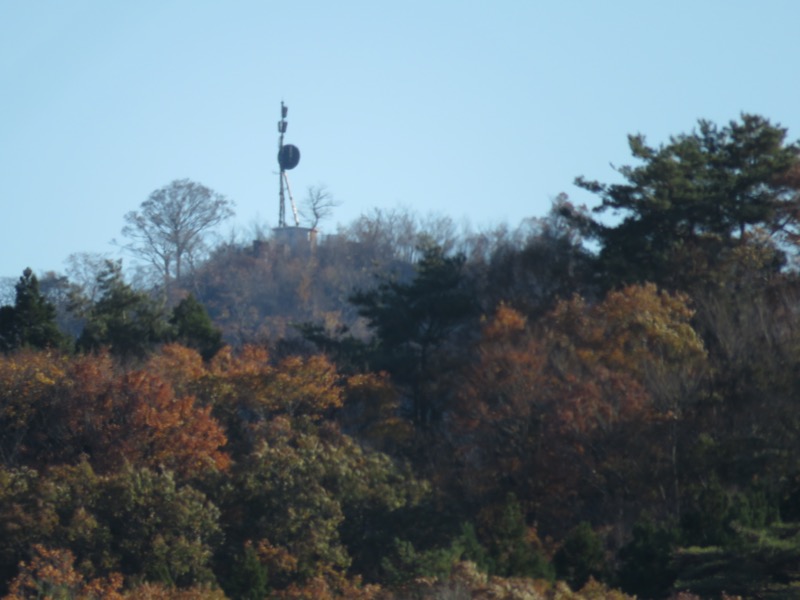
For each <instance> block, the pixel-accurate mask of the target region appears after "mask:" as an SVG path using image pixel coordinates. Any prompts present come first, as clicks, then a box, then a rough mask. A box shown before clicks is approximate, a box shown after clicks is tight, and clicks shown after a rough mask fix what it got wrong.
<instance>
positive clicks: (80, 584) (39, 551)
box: [4, 544, 123, 600]
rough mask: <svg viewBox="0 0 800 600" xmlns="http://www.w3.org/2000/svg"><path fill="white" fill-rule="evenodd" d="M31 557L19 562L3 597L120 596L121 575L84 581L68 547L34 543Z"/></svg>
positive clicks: (113, 599)
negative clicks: (7, 590)
mask: <svg viewBox="0 0 800 600" xmlns="http://www.w3.org/2000/svg"><path fill="white" fill-rule="evenodd" d="M33 550H34V557H33V560H31V561H30V562H29V563H25V562H23V563H22V564H20V573H19V575H17V577H15V578H14V580H13V581H12V582H11V587H10V589H9V594H8V595H7V596H5V598H4V600H27V599H38V598H45V599H47V598H73V599H75V600H122V598H123V597H122V595H121V594H120V593H119V590H120V589H121V588H122V575H120V574H118V573H112V574H111V575H109V576H108V577H107V578H105V579H92V580H91V581H86V580H85V579H84V577H83V575H81V574H80V573H78V572H77V571H75V568H74V564H75V557H74V556H73V554H72V552H70V551H69V550H53V549H49V548H45V547H44V546H41V545H38V544H37V545H35V546H34V548H33Z"/></svg>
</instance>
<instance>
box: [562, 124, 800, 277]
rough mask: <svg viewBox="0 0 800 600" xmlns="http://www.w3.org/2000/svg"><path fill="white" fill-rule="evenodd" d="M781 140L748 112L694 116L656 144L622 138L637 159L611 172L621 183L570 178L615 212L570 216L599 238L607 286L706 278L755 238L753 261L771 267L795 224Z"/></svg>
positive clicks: (789, 148) (787, 151) (794, 150)
mask: <svg viewBox="0 0 800 600" xmlns="http://www.w3.org/2000/svg"><path fill="white" fill-rule="evenodd" d="M785 138H786V130H785V129H783V128H781V127H778V126H776V125H773V124H771V123H770V122H769V121H768V120H766V119H764V118H762V117H759V116H754V115H748V114H743V115H742V116H741V120H740V121H732V122H731V123H729V124H728V125H727V126H725V127H722V128H720V127H718V126H716V125H714V124H713V123H710V122H709V121H703V120H701V121H700V122H699V125H698V129H697V130H696V131H693V132H692V133H691V134H688V135H686V134H684V135H679V136H676V137H671V138H670V141H669V143H668V144H666V145H663V146H660V147H658V148H654V147H651V146H648V145H647V144H646V143H645V138H644V136H642V135H635V136H629V144H630V149H631V153H632V154H633V157H634V158H636V159H638V160H639V161H641V163H642V164H641V165H639V166H635V167H632V166H624V167H621V168H619V169H618V172H619V173H620V174H621V175H622V176H623V177H624V178H625V180H626V182H625V183H620V184H601V183H598V182H596V181H587V180H585V179H583V178H578V179H577V181H576V183H577V185H579V186H580V187H582V188H584V189H587V190H589V191H591V192H593V193H595V194H597V195H598V196H599V197H600V198H601V200H602V204H601V205H600V206H599V207H598V208H597V209H595V210H596V211H597V212H607V211H611V212H612V214H614V215H616V214H620V215H621V216H622V221H621V222H618V223H616V224H613V225H607V224H605V223H604V222H601V221H599V220H592V219H589V218H583V217H581V216H580V215H575V217H576V218H578V219H579V220H582V222H583V225H585V226H586V228H587V229H588V230H589V231H591V232H592V233H593V235H594V236H595V237H596V238H597V239H598V241H599V242H600V244H601V251H600V257H599V258H600V267H601V270H602V271H603V274H604V275H605V276H606V278H607V281H608V283H610V284H611V285H614V284H618V283H621V282H641V281H652V282H655V283H659V284H662V285H669V286H670V287H685V286H686V285H687V284H691V282H692V281H695V280H699V279H703V278H705V277H711V278H713V276H714V273H715V271H717V270H718V268H719V267H720V266H721V265H723V264H725V263H726V261H730V260H732V257H731V252H732V251H733V250H734V249H736V248H737V247H741V246H744V245H751V244H756V243H762V244H766V245H767V247H768V248H769V249H770V250H771V252H769V253H766V255H765V256H764V257H763V260H762V263H763V268H765V269H772V270H774V269H775V268H776V267H778V266H780V264H781V262H782V257H783V255H782V251H783V248H781V247H780V243H781V242H782V241H786V240H788V239H790V238H792V237H793V236H794V235H796V232H797V229H798V227H800V220H798V207H797V194H796V192H795V190H793V189H792V188H791V186H790V185H789V184H788V179H787V175H788V173H789V172H790V171H791V169H792V167H793V166H795V165H796V164H797V160H798V151H800V147H799V146H798V145H797V144H796V143H792V144H787V143H786V142H785Z"/></svg>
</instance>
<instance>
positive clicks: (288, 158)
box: [278, 102, 300, 227]
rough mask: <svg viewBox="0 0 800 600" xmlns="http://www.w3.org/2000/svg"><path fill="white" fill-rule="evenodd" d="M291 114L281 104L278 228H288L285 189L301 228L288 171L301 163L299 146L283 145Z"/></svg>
mask: <svg viewBox="0 0 800 600" xmlns="http://www.w3.org/2000/svg"><path fill="white" fill-rule="evenodd" d="M288 113H289V107H287V106H286V105H285V104H284V103H283V102H281V120H280V121H278V133H279V134H280V137H279V138H278V165H279V166H280V168H281V172H280V196H279V197H280V208H279V210H278V227H286V200H285V193H284V187H285V189H286V193H288V194H289V202H290V203H291V205H292V213H293V214H294V224H295V226H296V227H299V226H300V219H299V218H298V217H297V207H296V206H295V204H294V198H292V189H291V188H290V187H289V178H288V177H287V175H286V171H290V170H292V169H294V168H295V167H296V166H297V164H298V163H299V162H300V150H298V149H297V146H293V145H292V144H284V143H283V135H284V134H285V133H286V125H287V123H286V115H287V114H288Z"/></svg>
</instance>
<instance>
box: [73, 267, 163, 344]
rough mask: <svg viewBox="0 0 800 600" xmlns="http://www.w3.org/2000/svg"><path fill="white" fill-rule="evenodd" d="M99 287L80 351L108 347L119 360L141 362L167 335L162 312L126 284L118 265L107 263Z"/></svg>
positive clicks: (80, 338) (89, 311)
mask: <svg viewBox="0 0 800 600" xmlns="http://www.w3.org/2000/svg"><path fill="white" fill-rule="evenodd" d="M98 287H99V289H100V298H99V299H98V300H97V302H95V303H94V304H93V305H91V307H90V308H89V309H88V314H87V315H86V317H87V320H86V326H85V327H84V329H83V332H82V333H81V335H80V337H79V338H78V342H77V345H78V348H79V349H82V350H97V349H99V348H101V347H103V346H107V347H108V348H110V350H111V352H112V353H113V354H115V355H117V356H119V357H122V358H142V357H144V356H145V355H146V354H147V353H148V352H149V351H150V350H151V349H152V348H153V346H154V345H155V344H158V343H160V342H163V341H164V339H165V336H166V333H167V332H166V323H165V322H164V319H163V317H162V315H161V312H160V311H159V310H158V308H157V307H156V305H155V303H154V302H153V301H152V300H151V299H150V297H149V296H147V294H145V293H142V292H137V291H136V290H134V289H133V288H132V287H131V286H130V285H128V284H127V283H125V281H124V279H123V277H122V265H121V263H119V262H112V261H106V270H105V271H104V272H102V273H100V275H98Z"/></svg>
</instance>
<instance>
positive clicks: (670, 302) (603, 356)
mask: <svg viewBox="0 0 800 600" xmlns="http://www.w3.org/2000/svg"><path fill="white" fill-rule="evenodd" d="M688 302H689V299H688V297H687V296H686V295H684V294H680V293H678V294H669V293H667V292H665V291H660V292H659V291H658V289H657V288H656V286H655V285H654V284H651V283H647V284H644V285H631V286H628V287H626V288H623V289H622V290H618V291H613V292H610V293H609V294H608V295H607V296H606V298H605V299H604V300H603V302H601V303H600V304H598V305H596V306H592V307H589V306H587V304H586V302H585V301H584V300H583V299H582V298H579V297H575V298H572V299H571V300H568V301H562V302H560V303H559V304H558V306H557V307H556V308H555V310H554V311H553V312H552V313H551V315H550V321H551V322H552V327H551V335H552V336H553V339H555V340H558V342H559V343H561V344H568V345H569V346H571V348H573V349H574V352H575V356H576V358H578V359H579V360H580V362H582V363H584V364H585V365H591V364H592V363H597V364H602V365H604V366H606V367H608V368H610V369H613V370H620V371H625V372H629V373H631V374H633V375H634V376H637V377H642V376H644V375H645V374H646V373H647V372H648V371H652V370H654V369H657V370H663V369H668V368H675V367H679V366H684V367H688V366H694V365H695V364H696V363H700V362H703V361H704V360H705V356H706V352H705V348H704V347H703V342H702V340H701V339H700V336H699V335H697V333H696V332H695V331H694V329H693V328H692V325H691V318H692V316H693V314H694V312H693V311H692V310H691V308H689V305H688Z"/></svg>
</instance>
